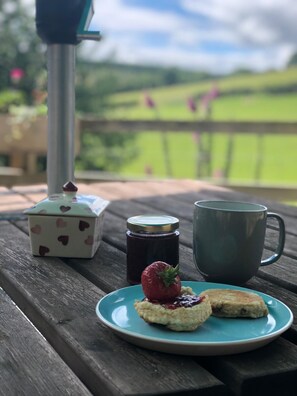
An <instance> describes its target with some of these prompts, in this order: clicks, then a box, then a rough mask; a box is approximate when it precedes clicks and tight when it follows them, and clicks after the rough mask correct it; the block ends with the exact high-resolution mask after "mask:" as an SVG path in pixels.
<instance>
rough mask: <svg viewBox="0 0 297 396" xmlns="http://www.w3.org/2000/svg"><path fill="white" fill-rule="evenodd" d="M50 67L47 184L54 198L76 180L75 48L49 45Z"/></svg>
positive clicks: (73, 46) (48, 61)
mask: <svg viewBox="0 0 297 396" xmlns="http://www.w3.org/2000/svg"><path fill="white" fill-rule="evenodd" d="M47 68H48V155H47V182H48V195H51V194H55V193H60V192H62V186H63V184H65V183H66V182H67V181H69V180H74V130H75V45H71V44H51V45H48V47H47Z"/></svg>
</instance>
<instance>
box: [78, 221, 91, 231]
mask: <svg viewBox="0 0 297 396" xmlns="http://www.w3.org/2000/svg"><path fill="white" fill-rule="evenodd" d="M89 227H90V224H89V223H88V222H87V221H83V220H80V222H79V224H78V228H79V230H80V231H84V230H85V229H86V228H89Z"/></svg>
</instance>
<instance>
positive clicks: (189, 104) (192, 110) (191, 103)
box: [187, 98, 197, 113]
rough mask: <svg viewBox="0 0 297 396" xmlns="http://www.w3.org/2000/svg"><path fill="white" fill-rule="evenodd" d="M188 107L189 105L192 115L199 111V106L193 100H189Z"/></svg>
mask: <svg viewBox="0 0 297 396" xmlns="http://www.w3.org/2000/svg"><path fill="white" fill-rule="evenodd" d="M187 105H188V109H189V110H190V111H191V112H192V113H196V111H197V106H196V103H195V101H194V99H193V98H188V100H187Z"/></svg>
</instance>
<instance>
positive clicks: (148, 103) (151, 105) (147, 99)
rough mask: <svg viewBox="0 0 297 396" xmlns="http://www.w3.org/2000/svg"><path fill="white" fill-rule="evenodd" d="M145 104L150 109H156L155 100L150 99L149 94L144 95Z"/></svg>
mask: <svg viewBox="0 0 297 396" xmlns="http://www.w3.org/2000/svg"><path fill="white" fill-rule="evenodd" d="M144 104H145V106H146V107H148V108H149V109H154V108H155V107H156V104H155V102H154V100H153V99H152V98H151V97H150V95H149V94H145V95H144Z"/></svg>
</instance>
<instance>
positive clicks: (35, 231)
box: [31, 224, 41, 234]
mask: <svg viewBox="0 0 297 396" xmlns="http://www.w3.org/2000/svg"><path fill="white" fill-rule="evenodd" d="M31 232H33V234H40V233H41V226H40V225H39V224H36V225H35V226H34V227H31Z"/></svg>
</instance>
